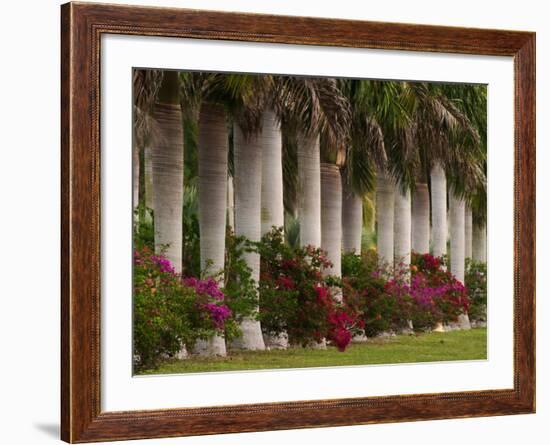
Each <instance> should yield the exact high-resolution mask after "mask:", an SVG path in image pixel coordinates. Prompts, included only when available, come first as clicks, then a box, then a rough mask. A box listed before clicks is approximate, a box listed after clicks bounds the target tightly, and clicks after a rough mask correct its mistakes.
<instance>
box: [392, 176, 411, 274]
mask: <svg viewBox="0 0 550 445" xmlns="http://www.w3.org/2000/svg"><path fill="white" fill-rule="evenodd" d="M394 243H395V246H394V253H395V255H394V264H395V267H396V268H398V269H401V268H402V270H404V271H405V272H406V273H408V271H409V268H410V264H411V191H410V190H409V189H408V188H407V189H406V190H405V191H403V190H402V188H401V186H400V185H399V184H397V185H396V186H395V222H394Z"/></svg>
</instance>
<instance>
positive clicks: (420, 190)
mask: <svg viewBox="0 0 550 445" xmlns="http://www.w3.org/2000/svg"><path fill="white" fill-rule="evenodd" d="M412 250H413V251H415V252H418V253H422V254H424V253H430V192H429V190H428V184H426V183H417V184H416V187H415V191H414V194H413V199H412Z"/></svg>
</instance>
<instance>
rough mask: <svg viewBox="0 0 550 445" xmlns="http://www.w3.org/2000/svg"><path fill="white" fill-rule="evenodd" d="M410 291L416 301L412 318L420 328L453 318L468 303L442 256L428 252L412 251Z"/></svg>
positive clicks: (465, 309) (453, 319)
mask: <svg viewBox="0 0 550 445" xmlns="http://www.w3.org/2000/svg"><path fill="white" fill-rule="evenodd" d="M409 294H410V296H411V297H412V299H413V300H414V302H415V303H416V304H415V306H414V309H415V310H414V311H413V314H412V321H413V324H414V325H415V327H418V328H420V329H422V328H431V327H433V325H434V324H435V323H437V322H443V323H447V322H453V321H456V319H457V318H458V316H459V315H460V314H461V313H467V312H468V309H469V306H470V300H469V298H468V292H467V289H466V287H465V286H464V285H463V284H462V283H461V282H460V281H458V280H457V279H456V278H455V277H454V275H453V274H452V273H451V272H450V271H449V270H448V267H447V265H446V264H445V261H444V259H443V258H437V257H434V256H432V255H430V254H417V253H413V255H412V258H411V283H410V287H409Z"/></svg>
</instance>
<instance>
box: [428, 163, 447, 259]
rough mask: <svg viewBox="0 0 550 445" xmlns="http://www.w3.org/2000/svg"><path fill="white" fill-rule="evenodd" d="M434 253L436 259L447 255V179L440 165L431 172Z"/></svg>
mask: <svg viewBox="0 0 550 445" xmlns="http://www.w3.org/2000/svg"><path fill="white" fill-rule="evenodd" d="M430 176H431V188H432V190H431V192H432V209H431V210H432V252H433V255H434V256H436V257H440V256H443V255H446V254H447V178H446V176H445V171H444V170H443V168H442V167H441V165H439V164H435V165H434V166H433V168H432V171H431V175H430Z"/></svg>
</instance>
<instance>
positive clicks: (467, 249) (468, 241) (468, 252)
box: [464, 204, 472, 258]
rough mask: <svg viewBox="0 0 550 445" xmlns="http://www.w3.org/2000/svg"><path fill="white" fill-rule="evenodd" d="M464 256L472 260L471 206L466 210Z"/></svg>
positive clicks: (467, 206) (467, 205)
mask: <svg viewBox="0 0 550 445" xmlns="http://www.w3.org/2000/svg"><path fill="white" fill-rule="evenodd" d="M464 256H465V257H466V258H472V208H471V207H470V206H469V204H466V208H465V210H464Z"/></svg>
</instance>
